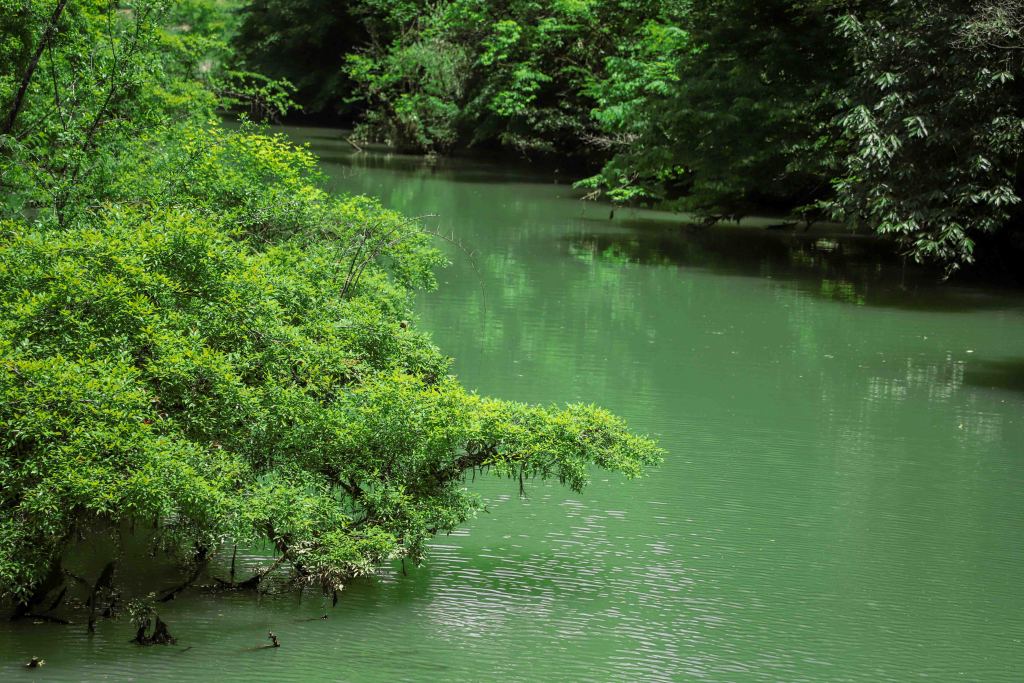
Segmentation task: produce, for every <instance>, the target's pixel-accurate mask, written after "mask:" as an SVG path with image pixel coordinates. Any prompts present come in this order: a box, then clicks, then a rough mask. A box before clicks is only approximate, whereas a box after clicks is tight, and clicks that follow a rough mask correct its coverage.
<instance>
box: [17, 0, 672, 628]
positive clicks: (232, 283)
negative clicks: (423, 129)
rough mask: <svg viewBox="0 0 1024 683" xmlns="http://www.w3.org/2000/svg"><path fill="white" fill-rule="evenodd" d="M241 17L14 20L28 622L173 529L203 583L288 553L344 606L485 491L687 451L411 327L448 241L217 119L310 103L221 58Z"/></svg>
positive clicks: (277, 140) (192, 14) (152, 3)
mask: <svg viewBox="0 0 1024 683" xmlns="http://www.w3.org/2000/svg"><path fill="white" fill-rule="evenodd" d="M222 9H223V8H222V7H221V5H220V4H219V3H204V2H201V1H199V0H193V1H192V2H179V3H170V4H167V3H163V2H160V1H159V0H140V1H139V2H132V3H108V2H102V1H99V0H91V1H84V0H78V1H75V0H69V1H68V2H62V1H60V0H57V1H56V2H49V3H46V2H37V3H34V4H31V5H26V4H25V3H23V2H20V1H17V2H4V3H3V4H0V23H3V24H4V25H5V26H18V27H20V28H21V29H23V30H22V31H21V33H20V34H19V35H18V36H13V34H11V35H9V34H7V33H5V42H4V43H3V45H2V50H3V51H4V56H5V59H4V62H3V65H4V73H3V74H2V77H0V83H2V87H3V90H2V93H0V94H2V95H3V101H4V103H5V105H4V106H5V107H6V109H5V112H6V113H7V115H8V118H7V121H8V124H5V127H4V129H3V130H2V134H0V181H2V182H3V197H4V203H3V205H2V216H0V511H2V514H0V596H3V597H5V598H8V599H12V600H13V601H15V602H18V603H21V605H22V607H21V609H22V611H25V610H36V611H38V610H40V609H44V608H45V606H44V605H43V603H42V600H43V596H44V595H45V594H46V592H48V591H51V592H56V591H57V590H58V589H59V586H60V584H61V583H62V582H63V581H64V580H65V578H66V577H65V576H64V574H63V570H62V568H61V562H62V559H63V556H64V554H65V552H66V550H67V548H68V547H69V546H70V545H71V544H72V543H74V542H75V540H76V539H80V538H82V537H85V536H89V535H96V534H100V535H105V536H108V537H111V538H114V539H120V538H121V536H122V535H123V534H125V533H127V531H126V530H127V529H136V528H138V529H140V530H141V529H145V530H146V531H145V536H146V539H147V541H148V542H150V543H152V544H153V547H154V549H158V550H161V551H163V552H166V553H169V554H170V555H171V556H173V557H176V558H178V559H179V560H181V561H182V562H183V563H185V564H189V565H192V566H194V567H196V568H197V569H201V568H202V566H203V565H204V564H205V563H207V562H209V560H210V559H211V558H212V557H214V556H215V555H216V553H217V552H218V551H220V550H221V549H223V548H224V547H225V544H228V543H236V544H245V543H257V542H261V541H262V542H269V543H271V544H272V545H273V547H274V548H275V549H276V551H277V553H278V555H279V560H278V561H277V562H276V563H275V564H274V567H277V566H290V567H291V569H292V571H293V575H294V576H295V577H296V578H297V579H298V580H300V581H302V582H305V583H310V584H314V585H318V586H321V587H323V588H324V589H325V590H336V589H337V588H339V587H340V586H341V585H343V584H344V583H345V582H346V581H348V580H349V579H351V578H352V577H354V576H359V575H362V574H366V573H368V572H371V571H372V570H373V569H374V568H375V567H377V566H378V565H379V564H380V563H382V562H386V561H388V560H392V559H398V558H410V559H411V560H413V561H419V560H420V559H421V558H422V556H423V553H424V549H425V542H426V541H427V539H429V538H430V537H431V536H432V535H434V534H436V533H439V532H442V531H446V530H451V529H453V528H454V527H456V526H457V525H458V524H460V523H462V522H463V521H465V520H466V519H467V518H469V517H470V516H471V515H472V514H473V513H474V512H475V511H476V510H478V509H479V507H480V501H479V499H478V498H477V497H476V496H474V495H473V494H472V493H470V492H468V491H467V489H466V488H465V481H464V480H465V476H466V474H467V473H469V472H475V471H478V470H491V471H493V472H496V473H498V474H502V475H506V476H509V477H517V478H519V479H520V481H521V480H522V478H523V477H532V476H539V477H545V478H547V477H553V478H557V479H558V480H560V481H562V482H563V483H565V484H566V485H568V486H570V487H571V488H573V489H574V490H580V489H582V488H583V486H584V485H585V484H586V483H587V479H588V470H589V468H590V467H591V466H592V465H597V466H600V467H604V468H607V469H609V470H613V471H618V472H622V473H624V474H625V475H627V476H631V477H632V476H636V475H639V474H640V473H641V470H642V468H643V467H644V466H645V465H650V464H653V463H655V462H657V460H658V459H659V457H660V452H659V450H658V449H657V447H656V446H655V445H654V444H653V443H652V442H651V441H649V440H647V439H645V438H642V437H638V436H635V435H632V434H630V433H629V432H628V431H627V430H626V428H625V426H624V425H623V423H622V422H621V421H620V420H619V419H617V418H615V417H614V416H612V415H610V414H609V413H607V412H605V411H603V410H601V409H599V408H596V407H594V406H586V405H572V406H568V407H564V408H554V407H552V408H543V407H537V406H529V405H522V404H516V403H508V402H504V401H500V400H495V399H489V398H483V397H480V396H477V395H476V394H473V393H471V392H468V391H467V390H465V389H464V388H463V387H462V386H460V385H459V383H458V382H457V381H456V380H455V379H454V378H453V377H452V376H450V375H449V374H448V373H449V369H450V360H449V359H448V358H446V357H445V356H444V355H442V354H441V352H440V351H439V350H438V349H437V348H436V347H435V346H434V345H433V344H432V343H431V342H430V339H429V337H428V336H427V335H425V334H424V333H422V332H419V331H417V330H416V329H415V327H416V326H415V324H414V321H415V316H414V313H413V311H412V309H411V301H412V293H413V292H414V291H415V290H416V289H420V288H424V287H430V286H432V285H433V283H434V279H433V269H434V268H436V267H438V266H439V265H441V264H442V258H441V256H440V254H439V252H438V251H437V250H436V249H435V248H434V247H433V246H432V245H431V242H430V236H429V235H427V234H426V233H425V232H424V231H423V230H422V229H421V228H420V226H419V225H417V224H416V223H415V222H414V221H410V220H407V219H405V218H404V217H402V216H400V215H398V214H395V213H393V212H391V211H387V210H385V209H383V208H382V207H381V206H380V205H379V204H377V203H376V202H375V201H374V200H371V199H367V198H363V197H340V198H339V197H334V196H331V195H329V194H328V193H326V192H325V191H324V190H322V189H321V188H320V187H319V185H318V176H317V171H316V164H317V162H316V159H315V158H314V157H313V156H312V155H311V154H310V153H308V152H307V151H305V150H303V149H298V148H295V147H293V146H291V145H290V144H289V143H288V142H287V141H285V140H284V139H283V138H281V137H279V136H273V135H268V134H266V133H265V132H261V131H260V130H259V129H258V128H256V127H254V126H253V125H251V124H248V123H246V124H243V125H241V127H240V128H237V129H230V130H227V129H224V128H223V127H222V126H221V125H220V124H219V123H218V122H217V121H216V120H215V119H214V113H215V110H216V108H217V107H230V106H233V105H237V104H238V103H239V101H240V98H239V92H242V94H246V93H248V94H247V95H246V97H249V98H250V99H251V97H255V96H259V97H263V96H264V95H265V94H266V93H267V92H271V93H274V92H276V93H279V94H280V93H282V92H284V91H282V90H281V86H280V84H277V83H275V82H272V81H268V80H253V79H251V78H249V79H245V78H242V79H239V78H238V72H237V71H233V70H231V69H229V68H228V67H229V66H230V65H229V64H227V63H226V62H225V61H224V60H223V59H221V58H220V57H219V56H218V55H221V54H222V52H223V50H224V49H225V43H224V40H223V37H224V34H225V31H226V30H228V27H229V25H230V21H227V20H225V18H224V14H223V13H222V12H221V10H222ZM232 79H234V80H233V81H232ZM229 82H233V83H234V84H235V85H234V86H232V87H225V85H224V84H225V83H229ZM240 82H241V83H242V85H241V86H239V83H240ZM245 83H248V85H249V86H251V87H250V88H249V89H248V90H244V88H245V87H246V86H245ZM22 84H25V86H24V87H22ZM240 88H243V90H240ZM254 92H255V93H256V95H253V93H254ZM19 93H20V94H19ZM410 321H412V322H410ZM136 523H138V526H137V527H136ZM139 533H143V532H142V531H140V532H139ZM119 542H120V541H119ZM111 559H112V560H115V561H116V553H115V557H112V558H111ZM261 577H262V574H260V575H257V577H255V578H256V580H257V582H258V580H259V579H260V578H261ZM111 580H112V579H111V573H110V571H108V570H105V571H104V572H103V573H102V574H101V576H100V578H99V579H98V580H96V583H95V588H94V589H93V596H92V598H91V604H92V606H93V609H95V605H96V592H97V590H98V589H99V588H101V587H102V586H107V587H109V585H110V583H111ZM63 595H64V594H63V593H60V597H63ZM171 595H173V593H172V594H171ZM57 602H59V598H58V600H57ZM49 603H50V600H47V602H46V604H49ZM54 604H56V603H54ZM151 612H152V610H151V609H150V607H146V606H143V607H140V608H139V613H140V614H146V615H150V614H151ZM141 621H142V622H143V623H145V624H148V623H149V621H148V618H147V619H143V620H141ZM144 631H145V626H143V627H142V628H141V630H140V638H143V636H144V635H145V634H144ZM140 642H142V640H140Z"/></svg>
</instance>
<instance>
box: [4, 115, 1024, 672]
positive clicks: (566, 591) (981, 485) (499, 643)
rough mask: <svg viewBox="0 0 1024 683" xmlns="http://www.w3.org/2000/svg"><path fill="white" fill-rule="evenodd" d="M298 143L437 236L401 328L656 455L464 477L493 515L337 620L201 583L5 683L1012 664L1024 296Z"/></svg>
mask: <svg viewBox="0 0 1024 683" xmlns="http://www.w3.org/2000/svg"><path fill="white" fill-rule="evenodd" d="M289 134H290V135H292V136H293V137H294V138H295V139H296V140H299V141H306V142H310V143H311V144H312V146H313V149H314V151H316V152H318V153H319V154H320V155H321V156H322V157H323V167H324V170H325V171H326V172H327V173H328V175H329V176H330V182H331V185H332V187H333V188H335V189H337V190H338V191H347V192H360V193H367V194H372V195H376V196H379V197H380V198H381V199H382V201H383V202H384V204H385V205H387V206H389V207H392V208H395V209H398V210H401V211H403V212H405V213H407V214H410V215H416V216H425V215H430V216H431V217H428V218H425V219H424V222H425V223H426V224H427V225H428V226H430V227H431V228H432V229H436V230H437V231H438V232H439V233H440V234H443V235H445V236H447V237H448V238H450V240H451V241H442V242H439V244H441V246H442V247H443V248H444V249H446V250H447V251H448V253H449V255H450V258H451V260H452V262H453V264H452V266H451V267H450V268H448V269H447V270H445V271H443V272H442V273H441V275H440V281H441V284H440V287H439V289H438V291H436V292H433V293H429V294H425V295H423V296H422V297H421V301H420V306H419V310H420V314H421V319H420V320H419V321H417V323H416V324H418V325H420V326H422V327H425V328H427V329H429V330H431V331H432V332H433V334H434V336H435V339H436V341H437V343H438V344H439V345H440V346H441V347H442V348H443V349H444V350H445V351H446V352H447V353H449V354H451V355H452V356H454V357H455V358H456V369H457V372H458V373H459V376H460V378H461V380H462V381H463V383H465V384H466V385H467V386H469V387H471V388H474V389H477V390H479V391H480V392H481V393H485V394H491V395H496V396H501V397H503V398H508V399H515V400H523V401H531V402H540V403H565V402H574V401H587V402H595V403H599V404H601V405H603V406H605V407H607V408H610V409H612V410H614V411H615V412H617V413H619V414H620V415H622V416H623V417H625V418H627V419H628V420H629V422H630V423H631V425H632V426H633V427H634V428H635V429H636V430H638V431H641V432H646V433H649V434H651V435H653V436H656V437H657V438H658V439H659V440H660V442H661V445H662V446H663V447H664V448H666V449H667V451H668V457H667V459H666V462H665V464H664V465H663V466H662V467H660V468H658V469H656V470H655V471H653V472H652V473H651V475H650V476H648V477H647V478H645V479H642V480H639V481H632V482H627V481H623V480H621V479H620V478H618V477H608V476H605V475H603V474H602V473H599V472H598V473H595V477H594V482H593V484H592V486H591V487H590V488H589V489H587V490H586V491H585V492H584V493H583V495H575V494H572V493H571V492H569V491H567V490H564V489H561V488H559V487H558V486H557V485H556V484H545V483H540V482H534V483H530V482H528V483H527V487H526V497H525V498H524V497H520V496H519V492H518V482H515V483H512V482H509V481H506V480H498V479H478V480H477V481H475V482H474V483H473V484H472V486H473V487H474V488H475V489H476V490H479V491H480V492H482V493H483V495H484V496H485V497H486V498H487V500H488V501H489V508H490V512H489V514H485V515H482V516H481V517H480V518H478V519H477V520H474V521H473V522H471V523H470V524H468V525H467V526H466V528H465V529H462V530H460V531H459V532H457V533H455V534H452V535H451V536H447V537H441V538H439V539H438V540H437V541H436V543H435V544H434V547H433V554H432V557H431V560H430V562H429V563H428V564H427V565H426V566H424V567H421V568H418V569H414V568H409V571H408V576H403V575H402V572H401V571H400V570H399V569H398V568H393V569H388V570H387V571H385V572H383V573H382V575H381V576H380V577H379V578H377V579H374V580H366V581H362V582H359V583H356V584H354V585H352V586H350V587H348V588H347V589H346V590H345V591H344V593H343V595H342V598H341V600H340V601H339V603H338V606H337V607H334V608H329V607H328V606H325V604H324V602H323V600H322V599H321V598H320V597H319V596H316V595H313V596H310V595H306V596H298V595H295V594H284V595H279V596H271V597H266V598H262V600H257V599H256V598H255V597H252V596H250V595H224V594H219V595H211V594H207V593H202V592H193V593H191V594H189V595H185V596H183V597H182V598H180V599H179V600H177V601H175V602H174V603H171V605H170V606H169V608H168V609H166V610H164V612H162V614H163V615H164V617H165V619H166V620H167V622H168V623H169V624H170V626H171V630H172V632H175V633H176V635H178V637H179V643H178V645H176V646H173V647H153V648H137V647H135V646H132V645H130V644H128V642H127V641H128V639H129V638H130V636H131V627H130V625H129V624H128V623H126V622H125V621H121V622H104V623H102V624H101V626H100V629H99V632H98V633H97V635H96V636H94V637H92V638H88V637H86V635H85V633H84V631H85V628H84V626H82V625H81V624H77V625H72V626H70V627H68V626H59V625H51V624H39V625H31V624H24V623H22V624H18V625H17V626H11V625H9V624H2V625H0V679H4V680H28V679H29V678H34V679H39V680H106V679H109V680H126V679H136V680H179V679H180V680H192V679H195V680H199V679H202V680H218V681H234V680H239V681H243V680H245V681H249V680H271V679H273V680H305V681H321V680H322V681H335V680H346V681H347V680H351V681H397V680H430V679H434V680H467V681H484V680H522V681H549V680H555V681H685V680H709V681H907V680H912V679H915V680H916V679H928V680H936V681H953V680H969V681H1020V680H1022V679H1024V590H1022V588H1021V583H1022V578H1024V577H1022V573H1024V347H1022V342H1024V300H1022V299H1021V297H1020V296H1019V294H1017V293H1014V292H1003V291H995V290H985V289H978V288H973V289H972V288H961V287H953V286H949V285H946V286H936V285H935V284H934V278H932V277H929V276H926V275H922V274H921V273H918V272H916V271H913V270H908V269H905V268H903V267H902V266H901V264H899V263H897V262H893V261H891V259H888V258H887V257H886V256H884V252H883V251H879V250H878V249H877V248H876V247H875V246H873V245H872V243H871V242H869V241H866V240H861V239H857V238H853V237H849V238H837V237H833V236H828V235H824V234H823V233H821V232H820V231H815V230H812V231H810V232H808V233H803V232H798V233H796V234H793V233H789V232H784V231H777V230H765V229H763V226H762V227H756V226H755V227H737V226H726V227H723V228H715V229H697V228H686V227H684V226H681V225H680V221H679V219H678V217H673V216H667V215H662V214H657V213H653V212H641V211H630V210H622V209H620V210H618V211H617V212H616V214H615V216H614V217H613V218H612V217H610V216H609V207H607V206H602V205H598V204H592V203H590V204H585V203H582V202H580V201H578V200H577V199H576V198H575V194H574V193H573V192H572V191H571V190H570V189H569V188H568V187H567V186H565V185H559V184H555V183H553V182H551V174H545V175H540V174H531V173H530V172H529V171H528V170H524V169H518V168H514V167H509V165H508V164H505V165H498V164H496V163H487V162H483V161H472V162H471V161H442V162H438V163H433V164H432V163H428V162H425V161H423V160H422V159H418V158H412V157H402V156H399V155H393V154H388V153H386V152H382V151H370V152H367V153H364V154H356V153H354V150H353V149H352V148H351V147H350V146H349V145H348V144H347V143H345V142H344V140H343V138H341V137H340V135H339V134H336V133H334V132H332V131H326V130H314V129H289ZM246 559H247V561H250V562H253V561H255V559H256V558H252V557H248V558H246ZM325 611H326V613H327V614H328V619H326V620H323V619H320V618H319V617H320V616H321V615H322V614H324V613H325ZM267 630H273V631H274V632H275V633H277V634H278V636H279V637H280V639H281V641H282V647H281V648H279V649H258V648H260V646H261V645H264V644H265V643H266V640H265V639H266V631H267ZM33 655H38V656H41V657H43V658H44V659H46V660H47V664H46V666H45V667H43V668H42V669H37V670H33V671H26V670H24V669H23V668H22V667H21V664H22V663H23V662H24V661H26V660H27V659H28V658H29V657H30V656H33Z"/></svg>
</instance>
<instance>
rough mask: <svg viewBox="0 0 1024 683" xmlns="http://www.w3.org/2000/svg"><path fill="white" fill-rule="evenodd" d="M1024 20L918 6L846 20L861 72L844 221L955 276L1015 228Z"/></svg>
mask: <svg viewBox="0 0 1024 683" xmlns="http://www.w3.org/2000/svg"><path fill="white" fill-rule="evenodd" d="M1022 15H1024V11H1022V10H1021V6H1020V4H1019V3H1012V2H1001V3H996V4H986V5H983V6H982V7H981V8H980V9H979V6H978V3H975V2H960V3H956V2H918V3H914V4H913V6H910V5H906V4H901V3H892V4H891V5H888V6H887V7H885V11H884V12H883V11H876V12H859V13H856V14H849V15H846V16H844V17H843V18H842V19H841V20H840V23H839V31H840V34H841V36H842V37H843V38H844V39H845V41H846V43H847V44H848V46H849V49H850V57H851V60H852V62H853V64H854V66H855V69H854V75H853V77H852V78H851V79H850V80H849V81H848V83H847V84H846V95H847V100H846V102H847V106H846V110H845V112H844V113H843V116H842V118H841V119H840V125H841V128H842V133H843V136H844V140H845V142H846V143H847V146H848V149H849V153H848V154H847V156H846V159H845V163H844V165H843V168H842V174H841V175H840V176H839V177H838V178H837V179H836V180H835V181H834V184H835V189H836V198H835V200H834V201H833V202H832V203H831V206H832V208H833V209H834V210H835V212H836V214H837V215H838V216H840V217H845V218H847V219H849V220H852V221H855V222H857V223H860V224H867V225H868V226H869V227H872V228H874V229H875V230H877V231H878V232H880V233H881V234H883V235H890V236H893V237H894V238H896V239H897V240H898V241H899V243H900V244H901V245H902V246H903V248H905V249H906V250H907V251H908V252H909V253H911V254H913V255H914V256H915V258H917V259H920V260H932V261H937V262H940V263H945V264H947V266H948V267H950V268H956V267H958V266H959V265H960V264H962V263H970V262H971V260H972V256H973V252H974V243H975V240H976V238H977V236H978V235H980V234H983V233H988V232H994V231H996V230H998V229H999V228H1001V227H1002V226H1003V225H1005V224H1006V223H1007V221H1008V220H1009V219H1010V217H1011V215H1012V212H1013V210H1014V208H1015V207H1016V206H1018V205H1019V204H1020V196H1019V183H1020V175H1019V174H1020V159H1021V153H1022V152H1024V93H1022V90H1021V79H1022V78H1024V69H1022V67H1024V53H1022V50H1024V40H1022V39H1021V31H1020V28H1021V16H1022Z"/></svg>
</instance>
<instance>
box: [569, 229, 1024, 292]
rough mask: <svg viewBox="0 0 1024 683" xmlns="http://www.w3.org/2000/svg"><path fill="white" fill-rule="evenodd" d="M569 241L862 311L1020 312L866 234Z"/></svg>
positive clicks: (597, 235) (584, 251)
mask: <svg viewBox="0 0 1024 683" xmlns="http://www.w3.org/2000/svg"><path fill="white" fill-rule="evenodd" d="M606 225H607V224H606ZM595 227H597V226H595ZM609 227H611V226H609ZM623 228H625V230H623ZM566 239H567V242H568V250H569V253H570V254H571V255H573V256H575V257H576V258H580V259H582V260H593V261H601V262H606V263H623V264H624V263H638V264H644V265H660V266H675V267H678V268H687V269H690V268H692V269H703V270H708V271H711V272H715V273H720V274H725V275H733V276H745V277H756V278H764V279H772V280H776V281H780V282H787V283H790V284H792V285H793V286H795V287H796V288H798V289H799V290H801V291H804V292H807V293H809V294H811V295H814V296H818V297H821V298H823V299H829V300H832V301H838V302H842V303H847V304H853V305H859V306H874V307H887V308H900V309H906V310H918V311H934V312H967V311H976V310H982V309H1004V308H1020V306H1021V304H1020V300H1021V299H1020V296H1019V291H1017V290H997V289H991V288H982V287H965V286H962V285H958V284H956V283H953V282H943V281H942V273H941V271H939V270H937V269H934V268H926V267H923V266H919V265H916V264H913V263H907V262H905V260H904V259H903V258H901V257H900V256H899V255H898V254H895V253H894V249H893V246H892V245H891V244H889V243H886V242H884V241H882V240H879V239H876V238H874V237H872V236H869V235H857V234H850V233H844V232H841V231H834V230H833V231H828V230H820V229H819V230H812V231H809V232H804V231H797V230H771V229H765V228H763V227H743V226H732V225H726V226H712V227H703V226H693V225H684V226H678V227H675V228H667V227H666V225H665V223H664V222H652V221H645V220H630V221H622V222H621V223H619V224H617V226H616V229H615V230H594V231H589V230H588V231H587V232H585V233H583V234H576V235H570V236H568V237H567V238H566Z"/></svg>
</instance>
